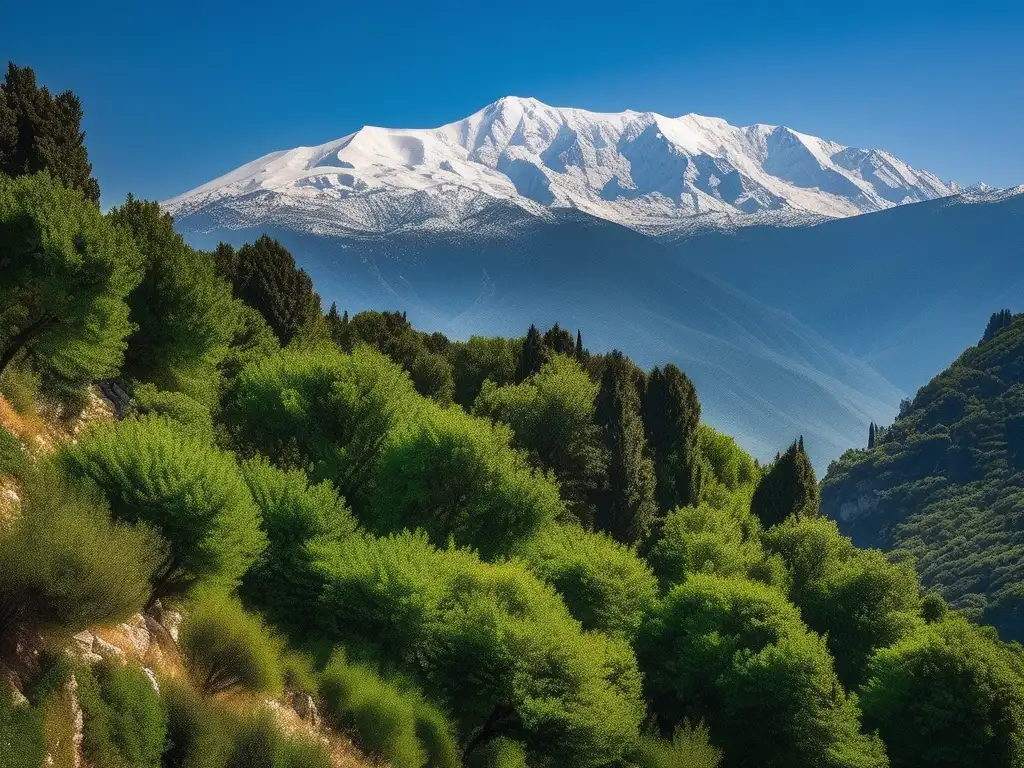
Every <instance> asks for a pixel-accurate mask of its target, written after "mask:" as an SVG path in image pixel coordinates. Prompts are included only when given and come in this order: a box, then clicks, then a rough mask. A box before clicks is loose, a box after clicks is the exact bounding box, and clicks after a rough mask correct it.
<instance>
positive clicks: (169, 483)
mask: <svg viewBox="0 0 1024 768" xmlns="http://www.w3.org/2000/svg"><path fill="white" fill-rule="evenodd" d="M58 455H59V457H60V460H61V461H62V463H63V465H64V466H66V467H68V468H69V469H70V470H71V471H72V472H73V473H74V474H76V475H78V476H82V477H87V478H90V479H92V480H93V481H95V482H96V484H97V485H99V487H100V489H101V490H102V491H103V493H104V494H105V495H106V497H107V500H108V501H109V502H110V508H111V512H112V514H113V516H114V518H115V519H117V520H121V521H124V522H128V523H144V524H146V525H149V526H151V527H152V528H153V529H154V530H156V531H157V532H158V533H159V534H160V536H161V537H162V538H163V539H164V540H165V541H166V542H167V544H168V549H169V553H168V557H167V559H166V560H165V561H164V562H163V563H162V564H161V566H160V568H159V569H158V570H157V571H156V573H155V574H154V576H153V582H152V584H153V586H152V595H151V599H156V598H160V597H165V596H171V595H180V594H183V593H185V592H187V591H188V590H189V589H191V588H192V587H193V586H194V585H195V584H197V583H205V584H209V585H214V586H223V587H233V586H235V585H236V584H237V583H238V580H239V579H240V578H241V576H242V574H243V573H245V571H246V570H247V569H248V568H249V566H250V565H252V563H253V562H255V560H256V558H257V557H258V556H259V554H260V553H261V552H262V551H263V549H264V547H265V546H266V537H265V536H264V534H263V532H262V531H261V530H260V524H259V523H260V521H259V511H258V510H257V509H256V505H255V504H253V501H252V497H251V495H250V494H249V489H248V488H247V487H246V485H245V481H244V480H243V479H242V475H241V472H239V470H238V465H237V464H236V463H235V459H234V457H233V456H232V455H231V454H230V453H226V452H223V451H219V450H217V449H215V448H213V447H212V446H211V445H210V444H209V443H207V442H204V441H202V440H199V439H197V438H195V437H193V436H190V435H188V434H187V433H185V432H184V431H183V430H181V429H180V427H178V426H177V425H175V424H174V423H173V422H171V421H169V420H167V419H165V418H159V417H152V416H150V417H145V418H141V419H126V420H124V421H121V422H117V423H111V424H102V425H98V426H96V427H94V428H92V429H91V430H90V431H89V432H88V433H87V434H86V435H85V436H83V437H82V438H81V440H79V442H78V443H77V444H76V445H66V446H64V447H63V448H62V449H61V452H60V453H59V454H58Z"/></svg>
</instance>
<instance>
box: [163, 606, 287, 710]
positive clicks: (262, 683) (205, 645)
mask: <svg viewBox="0 0 1024 768" xmlns="http://www.w3.org/2000/svg"><path fill="white" fill-rule="evenodd" d="M178 648H179V651H180V653H181V657H182V660H183V661H184V662H185V668H186V669H187V670H188V673H189V675H190V676H191V677H192V680H193V681H194V682H195V685H196V687H197V688H198V689H199V690H201V691H202V692H203V693H205V694H207V695H214V694H218V693H224V692H227V691H233V690H236V689H240V688H244V689H247V690H250V691H254V692H256V693H275V692H277V691H279V690H280V689H281V686H282V679H281V655H282V653H283V646H282V644H281V642H280V641H279V640H278V639H277V638H276V637H275V636H274V635H272V634H271V632H270V630H269V629H267V627H266V626H264V624H263V622H262V621H260V620H259V618H258V617H256V616H254V615H252V614H249V613H246V612H245V610H244V609H243V608H242V606H241V604H240V603H239V602H238V601H237V600H235V599H234V598H231V597H228V596H226V595H223V594H220V593H209V594H204V595H201V596H200V597H199V598H197V599H196V601H195V602H193V604H192V605H190V607H189V612H188V614H187V616H186V617H185V620H184V622H182V625H181V630H180V635H179V639H178Z"/></svg>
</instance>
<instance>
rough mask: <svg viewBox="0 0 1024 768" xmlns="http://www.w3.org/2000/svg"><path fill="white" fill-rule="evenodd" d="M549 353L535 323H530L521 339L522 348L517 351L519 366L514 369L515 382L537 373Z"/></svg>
mask: <svg viewBox="0 0 1024 768" xmlns="http://www.w3.org/2000/svg"><path fill="white" fill-rule="evenodd" d="M549 357H550V353H549V351H548V348H547V347H546V346H545V345H544V339H543V338H542V337H541V335H540V331H538V330H537V326H536V325H531V326H530V329H529V330H528V331H527V332H526V338H525V339H523V348H522V351H521V352H520V353H519V366H518V367H517V369H516V383H517V384H518V383H521V382H523V381H526V380H527V379H528V378H529V377H530V376H532V375H533V374H535V373H537V372H538V371H539V370H540V369H541V366H543V365H544V363H546V362H547V361H548V358H549Z"/></svg>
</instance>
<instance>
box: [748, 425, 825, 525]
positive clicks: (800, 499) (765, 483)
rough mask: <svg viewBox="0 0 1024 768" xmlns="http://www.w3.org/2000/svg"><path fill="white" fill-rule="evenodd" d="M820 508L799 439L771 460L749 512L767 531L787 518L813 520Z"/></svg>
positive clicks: (811, 473)
mask: <svg viewBox="0 0 1024 768" xmlns="http://www.w3.org/2000/svg"><path fill="white" fill-rule="evenodd" d="M820 506H821V495H820V492H819V491H818V480H817V478H815V476H814V467H812V466H811V460H810V458H808V456H807V452H806V451H805V450H804V439H803V438H802V437H801V438H800V440H799V442H796V443H793V445H791V446H790V447H789V449H788V450H787V451H786V452H785V453H784V454H782V455H781V456H779V457H777V458H776V459H775V462H774V463H773V464H772V465H771V466H770V467H769V468H768V471H767V472H766V473H765V474H764V476H763V477H762V478H761V481H760V482H759V483H758V485H757V490H756V491H754V498H753V501H752V502H751V509H752V510H753V512H754V514H755V515H757V516H758V518H759V519H760V520H761V522H762V523H763V524H764V526H765V528H770V527H771V526H773V525H776V524H777V523H781V522H782V521H783V520H785V519H786V518H787V517H789V516H790V515H793V516H795V517H797V518H800V519H802V518H807V517H816V516H818V515H819V514H821V512H820Z"/></svg>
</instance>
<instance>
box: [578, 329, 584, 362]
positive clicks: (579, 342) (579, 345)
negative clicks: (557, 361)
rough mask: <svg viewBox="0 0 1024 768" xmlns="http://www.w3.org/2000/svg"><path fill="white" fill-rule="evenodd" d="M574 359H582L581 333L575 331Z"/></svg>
mask: <svg viewBox="0 0 1024 768" xmlns="http://www.w3.org/2000/svg"><path fill="white" fill-rule="evenodd" d="M576 359H577V360H582V359H583V331H581V330H580V329H579V328H577V329H576Z"/></svg>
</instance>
